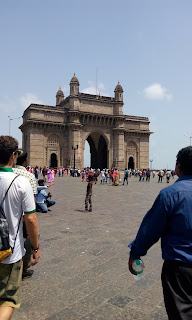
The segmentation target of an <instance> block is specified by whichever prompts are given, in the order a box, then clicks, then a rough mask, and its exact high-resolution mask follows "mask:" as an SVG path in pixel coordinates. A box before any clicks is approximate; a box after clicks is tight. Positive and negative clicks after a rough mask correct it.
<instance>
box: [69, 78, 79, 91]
mask: <svg viewBox="0 0 192 320" xmlns="http://www.w3.org/2000/svg"><path fill="white" fill-rule="evenodd" d="M78 94H79V80H78V79H77V77H76V76H75V73H74V76H73V78H72V79H71V81H70V96H77V95H78Z"/></svg>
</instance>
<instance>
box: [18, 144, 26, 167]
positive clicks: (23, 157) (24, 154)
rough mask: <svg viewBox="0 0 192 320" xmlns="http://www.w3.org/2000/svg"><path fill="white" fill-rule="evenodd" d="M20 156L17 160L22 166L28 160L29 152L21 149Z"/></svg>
mask: <svg viewBox="0 0 192 320" xmlns="http://www.w3.org/2000/svg"><path fill="white" fill-rule="evenodd" d="M19 153H20V154H19V155H18V158H17V165H19V166H21V165H22V164H23V162H24V161H25V160H26V159H27V152H25V151H24V150H23V149H21V148H19Z"/></svg>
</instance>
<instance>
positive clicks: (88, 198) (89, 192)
mask: <svg viewBox="0 0 192 320" xmlns="http://www.w3.org/2000/svg"><path fill="white" fill-rule="evenodd" d="M92 187H93V176H91V175H89V176H88V184H87V193H86V197H85V210H84V211H83V212H92V200H91V196H92ZM88 202H89V210H88Z"/></svg>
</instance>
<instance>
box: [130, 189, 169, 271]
mask: <svg viewBox="0 0 192 320" xmlns="http://www.w3.org/2000/svg"><path fill="white" fill-rule="evenodd" d="M168 211H169V210H168V205H167V201H166V199H165V197H164V196H163V195H162V194H161V193H160V194H159V195H158V197H157V198H156V200H155V202H154V204H153V206H152V208H151V209H150V210H149V211H148V212H147V214H146V215H145V217H144V218H143V221H142V223H141V226H140V228H139V231H138V233H137V236H136V239H135V240H134V241H133V242H132V243H131V244H130V245H129V246H130V247H131V251H130V259H129V270H130V272H131V273H133V272H132V268H131V265H132V261H133V260H135V259H138V258H140V256H144V255H146V253H147V251H148V249H149V248H150V247H151V246H152V245H153V244H155V243H156V242H157V241H158V240H159V238H160V237H161V236H162V234H163V232H164V230H165V227H166V224H167V219H168Z"/></svg>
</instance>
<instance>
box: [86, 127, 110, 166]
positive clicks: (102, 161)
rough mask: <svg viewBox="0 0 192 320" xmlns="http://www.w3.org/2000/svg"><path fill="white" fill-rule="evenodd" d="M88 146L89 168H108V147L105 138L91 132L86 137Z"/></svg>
mask: <svg viewBox="0 0 192 320" xmlns="http://www.w3.org/2000/svg"><path fill="white" fill-rule="evenodd" d="M86 140H87V142H88V143H89V145H90V153H91V163H90V166H91V168H95V169H97V168H99V169H103V168H107V166H108V147H107V142H106V139H105V137H104V136H103V134H102V133H100V132H92V133H90V134H89V135H88V137H87V139H86Z"/></svg>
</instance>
